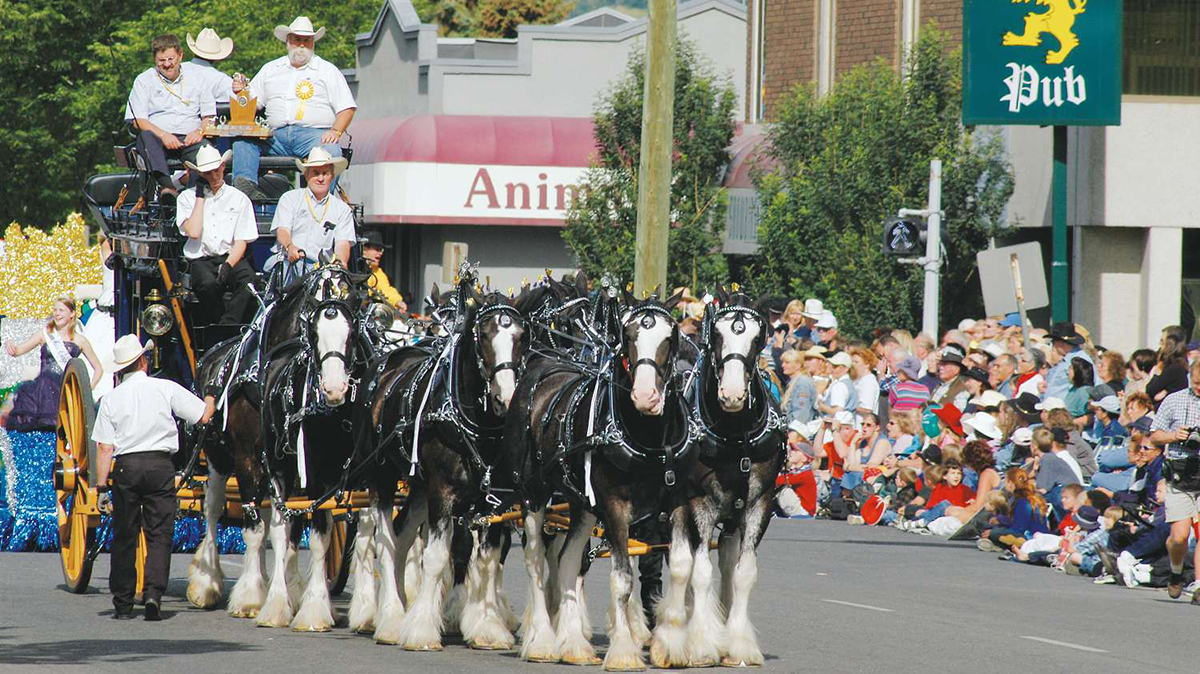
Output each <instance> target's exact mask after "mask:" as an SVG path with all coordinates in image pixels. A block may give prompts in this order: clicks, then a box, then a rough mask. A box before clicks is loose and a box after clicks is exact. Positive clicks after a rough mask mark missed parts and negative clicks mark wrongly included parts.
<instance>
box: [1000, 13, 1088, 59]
mask: <svg viewBox="0 0 1200 674" xmlns="http://www.w3.org/2000/svg"><path fill="white" fill-rule="evenodd" d="M1034 1H1035V2H1036V4H1038V5H1044V6H1046V7H1049V8H1050V9H1048V10H1047V11H1045V12H1042V13H1041V14H1038V13H1037V12H1030V13H1028V14H1026V15H1025V32H1024V33H1023V34H1021V35H1017V34H1016V33H1014V32H1012V31H1009V32H1007V33H1005V34H1004V40H1003V41H1002V44H1003V45H1005V46H1006V47H1036V46H1038V45H1040V44H1041V43H1042V37H1041V35H1042V33H1049V34H1050V35H1052V36H1053V37H1054V38H1055V39H1056V40H1058V49H1051V50H1050V51H1047V52H1046V63H1049V64H1051V65H1053V64H1058V63H1062V62H1063V61H1064V60H1065V59H1066V58H1067V54H1070V53H1071V50H1073V49H1075V47H1078V46H1079V38H1078V37H1077V36H1076V35H1075V33H1074V32H1073V31H1072V30H1071V28H1072V27H1074V25H1075V17H1076V15H1079V14H1083V12H1084V8H1085V7H1086V6H1087V0H1034ZM1012 2H1013V4H1016V3H1025V4H1028V3H1029V2H1030V0H1012Z"/></svg>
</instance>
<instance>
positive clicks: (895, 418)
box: [886, 412, 921, 456]
mask: <svg viewBox="0 0 1200 674" xmlns="http://www.w3.org/2000/svg"><path fill="white" fill-rule="evenodd" d="M913 417H914V414H913V413H912V412H898V413H896V414H893V415H892V417H891V418H890V419H888V422H887V429H886V430H887V437H888V440H890V441H891V443H892V452H891V453H892V455H893V456H908V455H909V454H912V453H913V452H915V451H917V450H918V449H920V448H921V446H920V439H919V438H918V437H917V434H918V433H919V432H920V431H919V429H918V428H917V423H916V421H915V420H914V418H913Z"/></svg>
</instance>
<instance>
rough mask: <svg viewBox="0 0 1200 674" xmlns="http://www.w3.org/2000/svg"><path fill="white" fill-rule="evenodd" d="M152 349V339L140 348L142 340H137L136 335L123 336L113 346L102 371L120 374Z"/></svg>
mask: <svg viewBox="0 0 1200 674" xmlns="http://www.w3.org/2000/svg"><path fill="white" fill-rule="evenodd" d="M153 348H154V340H153V339H149V340H146V345H145V346H142V340H140V339H138V336H137V335H125V336H124V337H122V338H120V339H118V340H117V343H116V344H114V345H113V350H112V357H111V358H110V359H108V360H107V361H106V362H105V363H104V371H105V372H109V373H115V372H120V371H121V370H123V369H125V368H126V367H128V366H129V365H130V364H131V363H133V361H135V360H137V359H138V358H141V357H142V354H143V353H146V352H147V351H149V350H150V349H153Z"/></svg>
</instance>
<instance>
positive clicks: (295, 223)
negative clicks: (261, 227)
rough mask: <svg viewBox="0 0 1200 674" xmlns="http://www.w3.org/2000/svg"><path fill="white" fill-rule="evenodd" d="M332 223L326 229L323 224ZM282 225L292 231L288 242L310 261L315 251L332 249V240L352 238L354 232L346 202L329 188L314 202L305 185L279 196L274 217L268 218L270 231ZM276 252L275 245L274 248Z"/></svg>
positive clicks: (352, 219) (276, 246)
mask: <svg viewBox="0 0 1200 674" xmlns="http://www.w3.org/2000/svg"><path fill="white" fill-rule="evenodd" d="M326 222H331V223H333V228H332V229H326V228H325V223H326ZM280 227H285V228H287V229H289V230H291V232H292V243H294V244H295V245H296V247H297V248H299V249H300V250H303V251H304V254H305V256H306V257H308V259H310V260H316V259H317V255H318V253H320V252H321V251H323V250H328V251H329V252H331V253H332V252H333V243H334V242H335V241H349V242H350V243H351V244H353V243H354V241H355V240H356V238H357V237H356V236H355V234H354V215H353V214H352V213H351V212H350V205H349V204H347V203H346V202H345V201H342V200H341V199H340V198H338V197H336V196H334V194H333V192H332V191H330V192H329V193H328V194H326V195H325V198H324V199H322V200H321V201H317V198H316V196H314V195H313V193H312V190H310V189H308V188H307V187H302V188H300V189H295V190H288V191H287V192H284V194H283V196H281V197H279V204H278V205H277V206H276V207H275V218H274V219H273V220H271V231H272V232H274V231H275V230H277V229H279V228H280ZM273 250H275V251H277V252H278V250H279V244H278V243H276V244H275V247H274V249H273Z"/></svg>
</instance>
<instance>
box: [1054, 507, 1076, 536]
mask: <svg viewBox="0 0 1200 674" xmlns="http://www.w3.org/2000/svg"><path fill="white" fill-rule="evenodd" d="M1077 526H1079V525H1078V524H1075V513H1071V512H1069V513H1067V514H1066V516H1065V517H1063V518H1062V521H1061V522H1059V523H1058V535H1060V536H1066V535H1067V529H1070V528H1071V527H1077Z"/></svg>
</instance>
